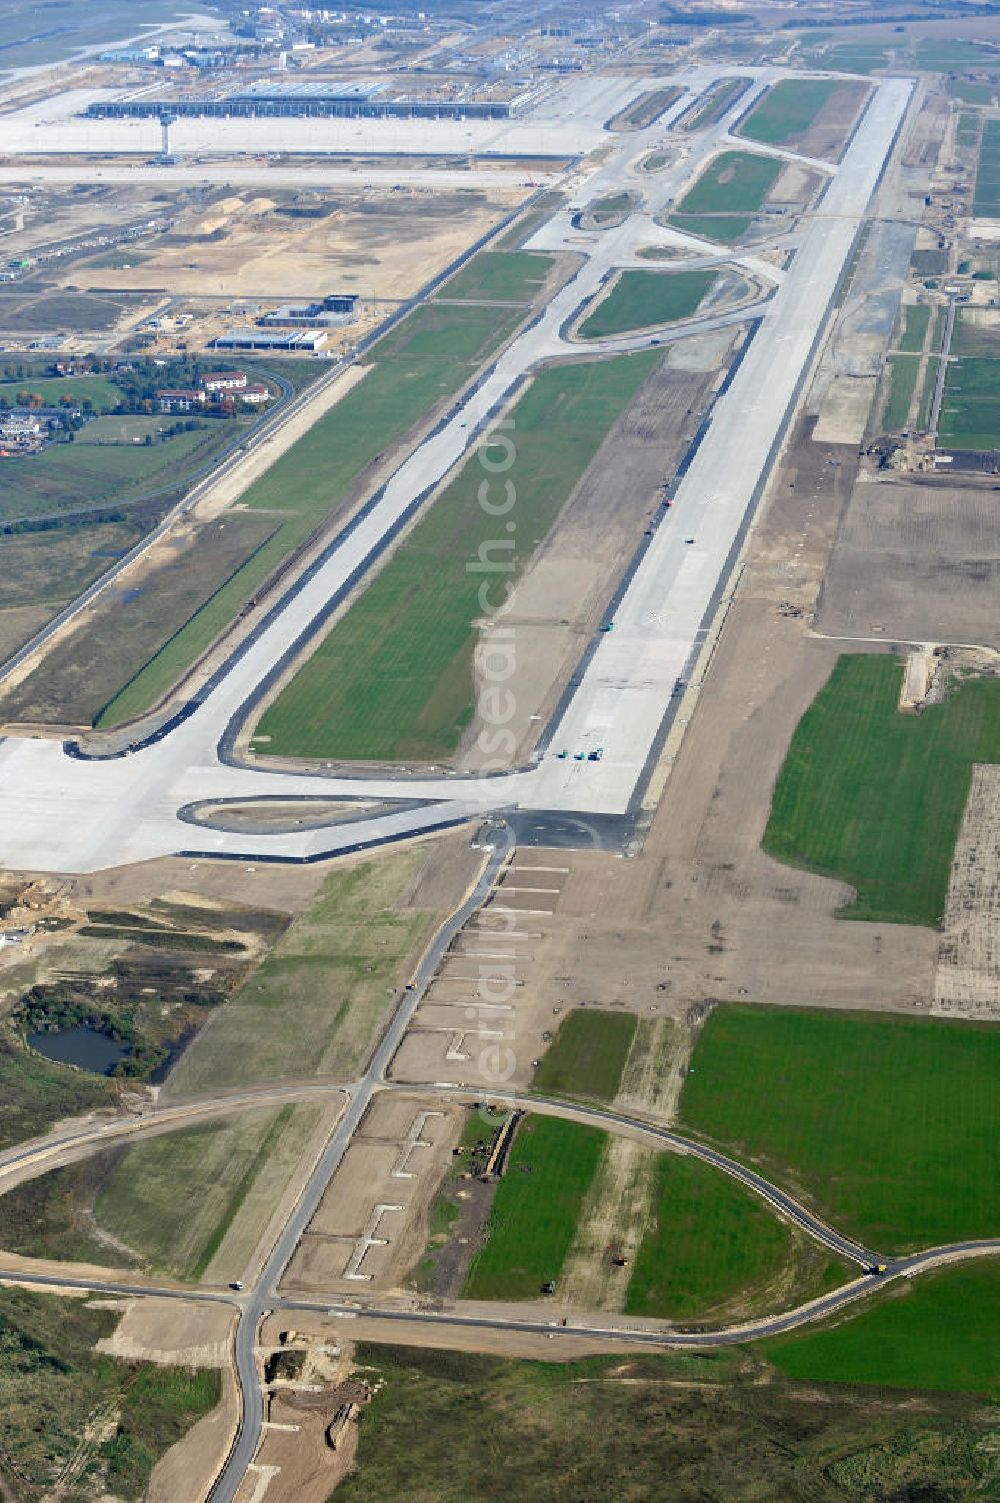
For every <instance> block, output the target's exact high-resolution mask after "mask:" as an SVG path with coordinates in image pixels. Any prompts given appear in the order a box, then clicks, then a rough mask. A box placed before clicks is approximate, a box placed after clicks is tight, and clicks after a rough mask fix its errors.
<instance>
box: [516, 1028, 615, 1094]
mask: <svg viewBox="0 0 1000 1503" xmlns="http://www.w3.org/2000/svg"><path fill="white" fill-rule="evenodd" d="M637 1021H638V1020H637V1018H636V1016H635V1014H634V1013H631V1012H598V1011H596V1010H594V1011H589V1012H588V1011H585V1010H584V1009H583V1008H574V1009H573V1011H572V1012H570V1013H567V1015H566V1017H565V1018H563V1020H562V1022H561V1023H560V1024H559V1029H558V1032H557V1033H556V1036H555V1038H554V1039H553V1041H552V1043H551V1044H550V1045H549V1047H548V1049H547V1050H546V1051H545V1054H544V1055H543V1056H542V1061H541V1063H540V1065H539V1066H538V1069H537V1070H536V1071H535V1075H534V1079H533V1080H532V1082H531V1085H532V1090H534V1091H537V1092H538V1093H539V1094H540V1095H542V1096H578V1097H581V1098H582V1099H584V1100H588V1101H613V1100H614V1098H615V1095H616V1094H617V1091H618V1086H619V1084H620V1082H621V1078H622V1071H623V1070H624V1069H625V1063H626V1061H627V1059H628V1057H629V1050H630V1049H631V1047H632V1041H633V1039H634V1038H635V1030H636V1023H637Z"/></svg>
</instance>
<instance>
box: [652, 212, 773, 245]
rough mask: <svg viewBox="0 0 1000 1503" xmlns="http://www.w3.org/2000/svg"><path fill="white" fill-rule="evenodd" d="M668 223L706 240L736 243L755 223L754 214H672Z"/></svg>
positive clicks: (724, 243) (676, 228)
mask: <svg viewBox="0 0 1000 1503" xmlns="http://www.w3.org/2000/svg"><path fill="white" fill-rule="evenodd" d="M667 224H669V225H671V226H672V227H673V228H674V229H675V230H684V231H685V232H686V233H687V234H688V235H700V236H701V237H702V238H703V239H705V240H718V241H721V243H722V244H723V245H735V244H736V242H737V240H739V239H740V237H741V236H743V235H745V234H746V232H747V230H748V229H749V228H750V226H751V225H752V224H753V215H752V214H671V215H669V216H668V218H667Z"/></svg>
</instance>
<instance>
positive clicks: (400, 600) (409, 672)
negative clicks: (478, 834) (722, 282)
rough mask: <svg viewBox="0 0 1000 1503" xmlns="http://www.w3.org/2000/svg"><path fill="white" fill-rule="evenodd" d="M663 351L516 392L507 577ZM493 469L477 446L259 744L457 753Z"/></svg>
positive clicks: (310, 751) (469, 698)
mask: <svg viewBox="0 0 1000 1503" xmlns="http://www.w3.org/2000/svg"><path fill="white" fill-rule="evenodd" d="M659 358H660V356H659V353H658V352H656V351H652V352H643V353H642V354H638V355H633V356H619V357H617V358H616V359H614V360H605V361H600V362H587V361H581V362H579V363H577V364H574V365H564V366H556V367H552V368H550V369H548V370H545V371H543V372H542V373H541V374H540V375H539V376H538V377H536V379H535V380H534V381H533V382H532V383H531V385H530V386H529V387H528V388H527V390H526V391H525V392H524V395H523V396H521V398H520V400H519V401H517V403H516V404H515V406H514V408H513V409H512V415H513V419H514V421H515V423H516V431H517V461H516V467H515V469H514V471H513V476H514V478H515V479H516V484H517V497H518V509H517V512H516V523H515V525H516V528H517V537H516V539H515V538H513V537H512V539H511V550H510V551H509V552H508V553H506V554H505V561H504V579H505V583H510V584H511V585H512V584H514V583H515V582H516V580H517V578H518V575H519V573H520V572H521V570H522V569H523V568H524V567H525V565H526V564H527V562H528V560H529V559H530V558H531V556H532V553H533V552H534V549H535V548H536V546H537V545H538V543H539V542H540V541H541V540H542V539H544V538H545V536H546V534H547V533H548V532H549V530H550V528H551V527H552V526H553V525H554V523H555V521H556V519H557V517H558V515H559V513H560V511H561V510H562V507H563V505H564V504H565V502H566V501H567V500H568V499H569V496H570V494H571V493H572V491H573V488H574V487H575V485H576V484H577V482H578V481H579V480H580V478H581V477H582V475H583V474H584V472H585V470H586V468H587V466H588V464H589V463H590V461H591V460H592V459H593V457H594V455H595V454H596V453H597V451H598V449H599V447H600V445H601V443H602V441H603V439H604V438H605V436H606V435H607V433H608V432H609V430H610V429H611V428H612V426H613V424H614V423H615V422H616V421H617V419H618V418H619V417H620V416H621V414H622V412H623V411H624V410H625V408H626V407H627V405H628V403H629V401H630V400H631V398H632V397H633V396H634V395H635V393H636V391H637V390H638V388H639V386H640V385H641V384H642V382H643V381H644V380H645V378H646V377H647V376H648V375H649V373H650V371H651V369H652V367H653V365H654V364H655V363H656V361H657V360H658V359H659ZM364 386H365V383H362V387H361V388H359V390H363V389H364ZM470 469H472V470H474V473H475V479H474V480H473V481H472V482H470V479H469V474H468V472H469V470H470ZM482 474H483V471H482V467H481V464H480V460H479V457H478V456H477V455H475V454H473V455H472V456H471V457H470V458H469V459H468V460H467V461H466V463H465V465H463V467H462V468H461V469H460V470H459V472H458V474H457V475H456V477H455V478H454V479H453V480H452V481H451V483H450V484H449V485H447V486H446V488H445V489H444V490H443V491H442V492H441V493H440V494H439V496H438V498H437V500H436V501H434V503H433V504H432V505H431V507H430V508H429V510H428V511H427V512H426V513H425V514H424V516H423V517H422V518H421V520H420V521H419V522H418V523H417V525H416V526H415V527H414V529H413V531H412V532H411V533H410V534H409V535H408V536H407V537H406V539H405V540H404V541H403V542H402V543H401V545H400V546H399V548H398V549H397V550H396V552H395V553H394V554H393V555H392V557H391V558H390V559H389V561H388V563H386V565H385V566H384V567H383V569H382V570H381V572H380V573H379V574H377V575H376V576H375V578H374V580H373V581H372V582H371V584H369V585H368V587H367V589H366V590H365V591H364V593H363V594H362V595H361V596H360V598H359V599H357V600H356V601H355V603H354V604H353V605H352V606H351V607H350V608H349V610H348V611H347V614H346V615H345V616H343V617H342V618H341V620H340V621H338V622H337V623H336V624H335V625H334V627H333V629H332V630H331V631H330V632H329V633H328V635H327V636H326V637H325V638H324V639H323V641H322V642H320V644H319V645H318V647H317V648H316V649H315V651H314V652H313V654H312V656H311V657H309V658H308V659H307V660H306V662H305V663H304V664H303V666H302V667H301V668H300V669H299V671H298V673H297V674H296V675H295V676H294V677H293V678H292V680H291V681H290V682H289V683H288V685H287V686H286V687H285V688H284V689H283V690H282V692H281V693H280V694H279V695H278V698H277V699H276V700H275V701H274V703H273V704H272V705H271V706H270V707H269V708H268V709H267V710H265V712H264V714H263V716H262V717H261V719H260V721H259V722H258V725H257V727H256V731H255V735H254V741H253V744H254V746H255V747H256V749H257V750H259V751H266V752H267V753H268V754H271V755H275V756H299V757H326V758H333V757H336V758H343V759H348V760H350V759H356V760H366V759H375V760H379V761H396V760H399V759H400V758H405V759H421V760H423V759H427V760H433V761H436V760H438V759H440V758H442V757H447V756H450V755H452V754H453V753H454V752H455V750H456V749H457V747H458V745H459V743H460V742H461V739H462V735H463V733H464V732H465V730H466V728H467V727H468V726H469V724H470V723H471V721H472V718H473V714H474V691H475V686H474V681H473V655H474V650H475V646H476V641H477V636H478V633H477V629H476V627H475V624H474V623H475V622H476V621H477V620H478V619H479V617H480V616H481V615H482V606H481V604H480V601H479V589H480V583H481V576H480V575H479V574H476V573H470V572H469V570H468V568H467V564H468V561H469V560H470V559H473V560H474V559H476V558H477V557H478V556H480V554H479V550H480V549H481V548H487V549H489V547H490V546H491V545H490V541H489V540H490V539H491V538H492V537H493V536H494V534H495V532H496V520H495V519H494V518H491V517H489V516H488V515H487V514H486V513H485V512H483V510H482V509H481V508H480V507H475V506H470V505H469V495H470V483H471V484H472V485H473V493H474V491H475V487H477V486H478V484H479V479H480V478H481V475H482ZM510 525H511V524H510V523H508V524H507V526H508V527H510ZM522 540H523V541H522ZM494 546H495V545H494ZM404 618H405V623H406V629H405V631H404V630H402V629H401V622H402V621H403V620H404ZM265 738H267V739H265Z"/></svg>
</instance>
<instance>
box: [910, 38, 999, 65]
mask: <svg viewBox="0 0 1000 1503" xmlns="http://www.w3.org/2000/svg"><path fill="white" fill-rule="evenodd" d="M916 55H917V63H918V66H919V67H921V68H922V69H924V70H925V71H926V72H928V73H951V72H960V71H961V70H962V69H963V68H984V67H986V68H988V67H991V66H992V67H996V65H997V64H998V63H1000V51H998V50H997V48H996V47H989V46H986V45H984V44H982V43H979V42H965V41H961V40H960V39H958V38H956V39H955V40H953V41H948V40H946V39H945V38H943V37H927V38H925V39H923V40H922V41H919V42H918V43H917V47H916Z"/></svg>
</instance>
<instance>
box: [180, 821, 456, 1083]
mask: <svg viewBox="0 0 1000 1503" xmlns="http://www.w3.org/2000/svg"><path fill="white" fill-rule="evenodd" d="M421 859H422V858H421V854H420V852H419V851H418V850H414V849H410V850H402V851H399V852H393V853H392V854H391V855H389V856H379V857H376V858H374V859H372V860H369V861H363V862H359V863H358V864H357V865H354V866H346V867H338V868H337V869H336V870H334V871H331V873H330V875H329V876H328V877H327V879H326V881H325V882H324V884H323V886H322V888H321V889H320V891H319V893H318V894H317V896H316V898H315V899H314V900H313V903H312V905H311V907H310V908H308V909H307V910H306V911H305V912H304V913H303V914H301V915H300V916H299V917H298V918H297V919H296V920H295V922H294V923H293V924H292V925H291V927H290V928H289V929H288V930H287V931H286V933H285V934H284V936H283V937H282V939H281V940H279V942H278V944H277V945H276V946H275V948H274V949H273V950H272V951H271V953H270V955H269V956H268V957H267V959H266V960H265V961H264V963H263V965H261V966H260V967H259V968H258V969H257V970H256V971H255V972H254V973H253V974H252V975H251V977H250V979H249V980H248V981H247V983H246V984H245V985H244V986H243V988H242V989H241V990H240V991H239V992H237V994H236V995H235V996H234V997H233V999H232V1000H231V1001H230V1002H227V1003H226V1005H225V1006H224V1007H223V1008H222V1009H221V1010H220V1011H219V1012H218V1013H217V1014H216V1015H215V1017H213V1019H212V1024H211V1027H209V1028H206V1029H205V1030H204V1031H203V1032H202V1033H201V1034H199V1036H198V1037H197V1038H196V1039H195V1040H194V1041H193V1043H192V1044H191V1045H190V1047H189V1048H188V1049H187V1050H186V1052H185V1053H184V1054H183V1055H182V1056H181V1058H180V1059H179V1060H178V1062H177V1064H176V1065H175V1067H174V1069H173V1071H172V1072H171V1075H170V1079H169V1083H168V1084H169V1090H170V1092H171V1094H173V1095H175V1096H186V1095H196V1094H199V1093H200V1092H204V1091H211V1090H214V1089H216V1088H217V1087H220V1086H227V1085H234V1086H235V1085H243V1084H251V1083H254V1082H257V1081H262V1080H272V1079H286V1078H298V1077H302V1076H304V1077H309V1076H313V1075H318V1074H323V1075H338V1076H339V1075H343V1076H345V1077H349V1076H351V1075H353V1074H354V1073H355V1071H356V1070H357V1068H358V1066H359V1064H360V1062H361V1060H362V1059H363V1057H364V1056H365V1054H366V1053H367V1051H368V1050H369V1048H370V1047H371V1044H372V1042H373V1040H374V1038H375V1035H376V1033H377V1031H378V1028H379V1026H380V1025H381V1023H382V1020H383V1018H384V1017H385V1014H386V1011H387V1009H388V1008H389V1007H390V1006H391V1005H392V1002H393V998H394V996H395V994H396V992H397V990H398V988H399V987H400V986H401V985H402V984H403V983H404V982H405V981H406V980H407V979H408V976H407V966H408V964H412V962H413V959H414V958H415V956H416V955H417V953H418V952H419V950H420V948H421V946H422V945H423V944H424V943H425V941H426V939H427V937H428V935H429V932H430V929H431V926H432V925H433V923H434V920H435V917H436V915H435V914H434V913H433V912H432V911H430V910H427V909H413V908H407V907H405V897H406V892H407V889H408V886H409V883H410V882H411V880H412V879H413V877H414V874H415V872H416V871H417V869H418V867H419V865H420V861H421Z"/></svg>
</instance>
